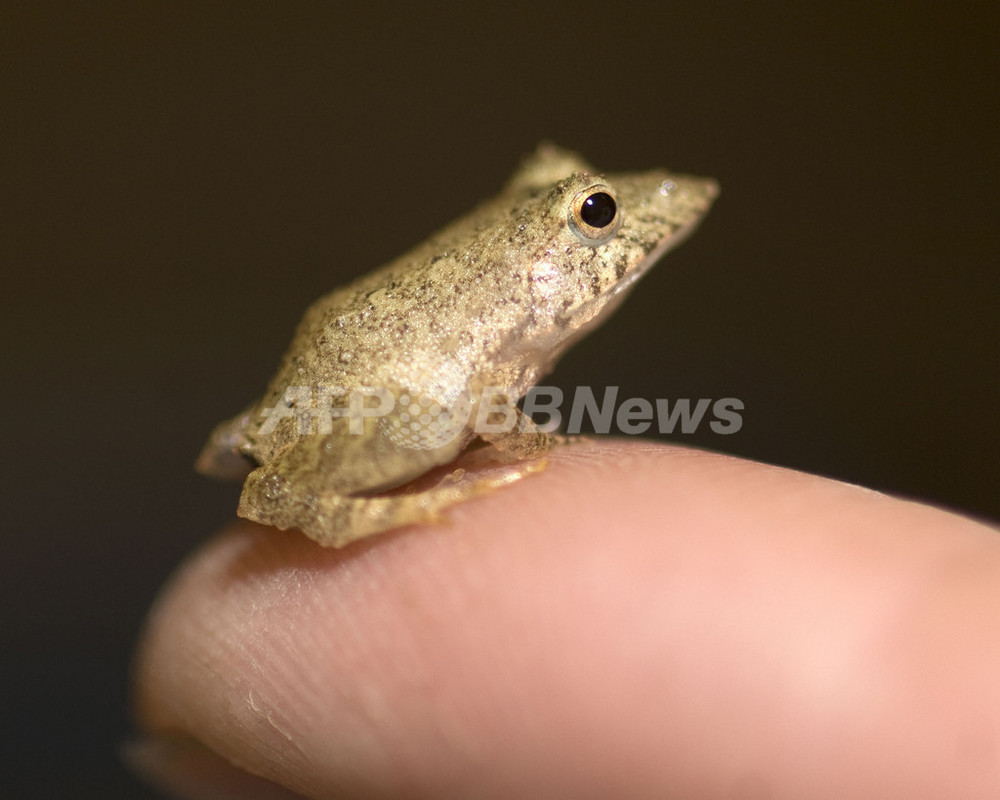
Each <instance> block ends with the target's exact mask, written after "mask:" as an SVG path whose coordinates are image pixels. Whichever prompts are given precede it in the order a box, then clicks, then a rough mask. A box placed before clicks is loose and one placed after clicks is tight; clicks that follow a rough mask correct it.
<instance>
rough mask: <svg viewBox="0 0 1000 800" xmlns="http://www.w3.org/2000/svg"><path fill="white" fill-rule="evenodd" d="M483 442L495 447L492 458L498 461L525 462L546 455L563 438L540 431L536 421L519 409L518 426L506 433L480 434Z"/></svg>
mask: <svg viewBox="0 0 1000 800" xmlns="http://www.w3.org/2000/svg"><path fill="white" fill-rule="evenodd" d="M480 436H481V438H482V439H483V441H485V442H488V443H489V444H491V445H493V448H492V457H493V458H494V459H495V460H497V461H508V462H509V461H525V460H528V459H537V458H540V457H542V456H543V455H545V453H547V452H548V451H549V450H551V449H552V447H553V446H554V445H556V444H558V443H559V442H560V441H561V440H562V439H563V437H560V436H557V435H554V434H551V433H545V432H543V431H540V430H539V429H538V426H537V425H535V422H534V420H532V419H531V417H529V416H527V415H526V414H524V413H523V412H522V411H521V410H520V409H517V424H516V425H514V427H513V428H512V429H511V430H509V431H506V432H504V433H483V434H480Z"/></svg>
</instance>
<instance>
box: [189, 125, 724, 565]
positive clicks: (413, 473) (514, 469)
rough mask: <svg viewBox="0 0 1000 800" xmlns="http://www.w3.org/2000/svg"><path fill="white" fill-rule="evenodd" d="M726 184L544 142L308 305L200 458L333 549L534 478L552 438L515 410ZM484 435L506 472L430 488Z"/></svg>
mask: <svg viewBox="0 0 1000 800" xmlns="http://www.w3.org/2000/svg"><path fill="white" fill-rule="evenodd" d="M717 193H718V188H717V186H716V184H715V182H714V181H712V180H710V179H706V178H695V177H690V176H683V175H675V174H672V173H669V172H664V171H651V172H629V173H608V174H602V173H599V172H596V171H595V170H594V168H593V167H591V166H590V165H589V164H588V163H587V162H586V161H584V160H583V159H582V158H581V157H580V156H578V155H576V154H575V153H572V152H569V151H566V150H562V149H560V148H557V147H555V146H553V145H548V144H543V145H541V146H540V147H539V148H538V149H537V151H536V152H535V153H534V154H533V155H531V156H529V157H528V158H527V159H526V160H525V161H524V163H523V164H522V165H521V167H520V169H518V170H517V172H515V173H514V175H513V177H512V178H511V179H510V180H509V182H508V183H507V185H506V186H505V187H504V188H503V190H502V191H501V192H500V194H498V195H497V196H496V197H495V198H493V199H492V200H488V201H486V202H484V203H482V204H481V205H479V206H478V207H476V208H474V209H473V210H472V211H471V212H469V213H468V214H467V215H466V216H464V217H462V218H461V219H459V220H458V221H457V222H454V223H453V224H451V225H449V226H448V227H446V228H444V229H443V230H442V231H440V232H438V233H437V234H435V235H434V236H432V237H431V238H430V239H429V240H428V241H426V242H425V243H424V244H422V245H420V246H418V247H416V248H415V249H413V250H411V251H410V252H409V253H407V254H405V255H403V256H401V257H400V258H398V259H397V260H395V261H393V262H391V263H389V264H387V265H385V266H384V267H382V268H381V269H378V270H376V271H375V272H373V273H371V274H370V275H367V276H366V277H363V278H360V279H358V280H356V281H355V282H354V283H352V284H350V285H349V286H346V287H344V288H342V289H337V290H336V291H334V292H332V293H330V294H328V295H326V296H325V297H322V298H320V299H319V300H318V301H317V302H316V303H314V304H313V305H312V306H311V307H310V308H309V309H308V310H307V311H306V314H305V317H304V318H303V320H302V322H301V323H300V324H299V327H298V330H297V331H296V333H295V338H294V339H293V340H292V343H291V346H290V347H289V348H288V351H287V352H286V353H285V356H284V359H283V360H282V362H281V365H280V366H279V368H278V372H277V374H276V375H275V376H274V378H273V379H272V380H271V382H270V384H269V385H268V387H267V390H266V391H265V393H264V396H263V397H262V398H261V399H260V400H258V401H257V402H256V403H254V404H253V405H252V406H250V407H249V408H248V409H247V410H246V411H244V412H243V413H242V414H240V415H238V416H237V417H235V418H233V419H232V420H230V421H228V422H225V423H223V424H222V425H220V426H219V427H218V428H216V429H215V431H214V432H213V433H212V436H211V438H210V439H209V442H208V444H207V445H206V446H205V449H204V450H203V451H202V454H201V456H200V457H199V459H198V464H197V467H198V469H199V470H200V471H202V472H204V473H206V474H212V475H216V476H219V477H245V478H246V480H245V482H244V485H243V493H242V495H241V497H240V503H239V509H238V513H239V515H240V516H242V517H245V518H247V519H251V520H254V521H256V522H260V523H263V524H265V525H273V526H276V527H278V528H282V529H287V528H297V529H299V530H301V531H303V532H304V533H305V534H306V535H307V536H309V537H311V538H312V539H314V540H316V541H317V542H319V543H320V544H322V545H327V546H333V547H341V546H343V545H346V544H348V543H350V542H352V541H355V540H357V539H360V538H362V537H365V536H370V535H372V534H375V533H379V532H381V531H386V530H390V529H392V528H396V527H399V526H401V525H406V524H410V523H421V522H430V521H435V520H438V519H440V517H441V512H442V511H443V509H445V508H447V507H448V506H451V505H453V504H455V503H458V502H461V501H463V500H464V499H466V498H468V497H471V496H473V495H475V494H478V493H481V492H483V491H487V490H489V489H492V488H494V487H496V486H499V485H502V484H505V483H509V482H511V481H513V480H516V479H518V478H520V477H522V476H524V475H527V474H529V473H531V472H533V471H536V470H537V469H539V468H541V466H542V465H543V464H544V460H543V458H542V456H543V454H544V453H545V451H546V450H547V449H548V448H549V447H551V446H552V444H553V442H554V441H555V439H554V437H553V436H551V435H550V434H548V433H545V432H543V431H541V430H539V429H538V428H537V427H536V426H535V425H534V423H533V422H532V421H531V419H530V417H528V416H527V415H523V414H522V413H521V412H520V411H519V410H518V409H517V407H516V405H514V404H515V403H516V402H517V400H518V399H519V398H521V397H523V396H524V394H525V393H526V392H527V391H528V390H529V389H530V388H531V387H532V386H534V385H535V384H536V383H537V382H538V380H539V379H541V378H542V377H543V376H544V375H546V374H547V373H548V372H549V371H550V370H551V369H552V368H553V366H554V365H555V363H556V361H557V360H558V359H559V357H560V356H561V355H562V354H563V352H565V350H566V349H567V348H568V347H569V346H570V345H572V344H573V343H574V342H576V341H577V340H579V339H580V338H581V337H583V336H585V335H586V334H587V333H589V332H590V331H592V330H594V328H595V327H597V326H598V325H600V324H601V323H602V322H604V320H605V319H607V317H608V315H609V314H610V313H611V312H612V311H613V310H614V309H615V308H616V307H617V306H618V304H619V303H620V302H621V301H622V300H623V299H624V297H625V295H626V294H627V293H628V292H629V291H630V290H631V289H632V287H633V286H635V283H636V281H637V280H638V279H639V278H640V277H642V275H643V274H644V273H645V272H646V270H647V269H649V268H650V267H651V266H652V265H653V264H654V263H655V262H656V261H657V260H658V259H659V258H660V257H661V256H662V255H663V254H664V253H665V252H666V251H667V250H669V249H670V248H671V247H673V246H674V245H676V244H677V243H678V242H680V241H681V240H683V239H684V238H685V237H686V236H687V235H688V234H689V233H690V232H691V231H692V230H693V229H694V227H695V225H696V224H697V223H698V221H699V220H700V219H701V217H702V216H704V214H705V212H706V211H707V210H708V207H709V205H710V204H711V202H712V200H713V199H714V198H715V196H716V194H717ZM500 395H502V396H503V398H504V403H500V404H499V405H498V403H497V400H496V398H497V397H498V396H500ZM498 408H501V409H503V413H499V412H498V411H497V409H498ZM504 423H506V424H504ZM474 440H475V442H476V443H477V444H478V445H479V449H478V450H476V451H475V452H474V453H472V454H471V457H472V458H473V459H475V458H476V457H478V458H480V460H484V459H485V460H486V461H487V462H489V461H495V462H496V463H497V464H501V465H504V466H503V468H502V469H496V468H494V469H492V471H491V470H489V469H487V470H484V471H482V472H480V473H475V472H474V471H473V474H468V473H467V472H466V470H465V469H463V468H455V469H453V470H452V471H451V472H450V473H447V474H445V475H444V476H443V477H442V478H440V479H439V480H437V482H429V479H430V478H431V477H433V476H428V475H427V473H429V472H430V471H431V470H434V468H436V467H439V466H441V465H445V464H450V463H451V462H452V461H454V460H455V459H456V458H457V457H458V456H459V455H460V454H461V453H462V452H463V451H464V450H466V448H468V447H469V446H470V445H471V444H473V443H474ZM466 458H467V457H465V456H463V461H464V460H465V459H466ZM441 471H442V470H439V471H438V472H441ZM248 473H249V474H248ZM421 476H424V479H423V480H417V479H419V478H420V477H421ZM407 484H409V485H407ZM399 487H402V488H399Z"/></svg>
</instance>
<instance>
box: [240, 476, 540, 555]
mask: <svg viewBox="0 0 1000 800" xmlns="http://www.w3.org/2000/svg"><path fill="white" fill-rule="evenodd" d="M474 462H475V460H473V461H470V462H469V463H470V466H471V465H472V464H473V463H474ZM542 468H544V462H542V461H534V462H527V463H524V464H515V465H510V464H508V465H502V466H498V465H496V464H495V462H494V465H493V467H492V468H485V469H481V468H478V467H476V468H474V469H469V470H467V469H465V468H463V467H459V468H457V469H453V470H452V471H451V472H449V473H448V474H447V475H445V476H444V477H443V478H441V479H440V480H439V481H438V483H437V484H435V485H431V486H430V487H428V488H423V484H424V483H425V481H424V480H418V481H416V482H414V483H413V484H409V485H407V486H405V487H401V488H399V489H395V490H393V491H392V492H389V493H385V494H379V495H372V496H351V495H337V494H328V493H325V492H317V491H313V490H311V489H308V488H307V489H305V490H301V489H297V488H296V487H295V486H293V485H292V484H291V483H290V482H289V481H288V480H286V479H285V478H284V477H283V476H281V475H279V474H277V473H275V472H274V471H273V470H270V469H268V468H266V467H260V468H258V469H256V470H254V471H253V472H252V473H251V474H250V475H249V476H248V477H247V480H246V483H245V484H244V485H243V494H242V496H241V497H240V504H239V508H238V510H237V513H238V514H239V515H240V516H241V517H243V518H244V519H250V520H253V521H254V522H259V523H261V524H263V525H272V526H274V527H276V528H281V529H282V530H286V529H288V528H298V529H299V530H301V531H302V532H303V533H305V534H306V535H307V536H308V537H309V538H310V539H313V540H314V541H316V542H318V543H319V544H321V545H323V546H324V547H343V546H345V545H347V544H350V543H351V542H354V541H356V540H358V539H363V538H365V537H367V536H372V535H374V534H377V533H382V532H384V531H388V530H392V529H393V528H399V527H401V526H403V525H414V524H428V523H436V522H441V521H442V519H443V512H444V510H445V509H447V508H448V507H449V506H453V505H456V504H458V503H461V502H463V501H465V500H468V499H470V498H472V497H476V496H477V495H481V494H485V493H487V492H490V491H493V490H494V489H498V488H500V487H501V486H505V485H507V484H509V483H513V482H514V481H517V480H519V479H520V478H523V477H524V476H526V475H530V474H532V473H534V472H537V471H539V470H540V469H542Z"/></svg>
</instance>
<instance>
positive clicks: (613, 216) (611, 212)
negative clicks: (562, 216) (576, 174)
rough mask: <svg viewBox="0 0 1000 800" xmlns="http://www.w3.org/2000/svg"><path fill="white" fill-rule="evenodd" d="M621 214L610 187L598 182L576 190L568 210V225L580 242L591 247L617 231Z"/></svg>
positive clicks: (604, 240) (601, 242) (608, 238)
mask: <svg viewBox="0 0 1000 800" xmlns="http://www.w3.org/2000/svg"><path fill="white" fill-rule="evenodd" d="M620 224H621V214H619V213H618V201H617V200H615V193H614V192H613V191H612V190H611V187H609V186H605V185H604V184H602V183H599V184H597V185H595V186H589V187H587V188H586V189H584V190H583V191H582V192H578V193H577V195H576V197H574V198H573V205H572V206H571V207H570V210H569V226H570V228H572V229H573V233H575V234H576V235H577V237H578V238H579V239H580V241H581V242H583V243H584V244H586V245H590V246H591V247H597V246H598V245H601V244H604V243H605V242H607V241H609V240H610V239H611V238H613V237H614V235H615V234H616V233H618V226H619V225H620Z"/></svg>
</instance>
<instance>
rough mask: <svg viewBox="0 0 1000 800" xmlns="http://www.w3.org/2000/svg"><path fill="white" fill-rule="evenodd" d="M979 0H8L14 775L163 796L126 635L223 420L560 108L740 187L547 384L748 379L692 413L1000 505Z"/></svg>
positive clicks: (195, 496) (210, 503) (993, 173)
mask: <svg viewBox="0 0 1000 800" xmlns="http://www.w3.org/2000/svg"><path fill="white" fill-rule="evenodd" d="M834 5H835V6H836V4H834ZM990 5H991V4H985V3H984V4H978V5H976V6H968V7H966V6H964V5H963V4H959V5H947V4H904V5H899V6H898V9H899V10H895V9H894V10H878V8H872V7H867V8H866V10H861V9H862V6H861V5H860V4H858V5H857V6H854V7H853V8H847V7H845V8H839V9H838V8H836V7H834V8H831V7H829V6H830V4H822V5H820V4H817V5H815V6H809V7H808V10H807V8H806V7H802V6H800V5H799V4H794V3H788V4H787V5H781V4H768V3H755V4H740V5H736V4H709V3H698V4H694V3H691V4H686V3H685V4H661V6H660V10H658V11H656V12H652V13H651V12H649V11H642V10H640V9H639V8H637V7H636V8H629V7H627V6H624V5H622V4H612V3H598V2H576V3H572V4H565V5H559V6H550V7H546V9H545V10H538V8H536V10H533V11H530V12H529V11H527V10H525V9H518V8H514V7H511V6H509V5H507V4H502V5H500V4H498V6H499V7H498V9H497V10H496V11H492V12H487V13H484V12H482V11H474V12H473V11H469V10H465V11H459V10H457V9H455V8H450V9H442V10H440V11H437V12H433V11H429V10H427V9H426V8H425V7H424V4H412V7H411V8H410V9H409V10H406V11H399V10H394V11H393V12H391V13H390V12H378V11H372V10H361V6H360V5H358V4H352V7H351V10H350V11H347V10H344V9H339V8H332V7H321V6H320V5H319V4H315V5H311V6H307V7H303V6H300V5H299V4H254V3H241V4H227V3H223V4H206V5H197V6H190V7H188V6H183V5H178V6H170V7H169V8H168V7H167V6H159V5H156V4H122V5H115V4H109V3H103V2H101V3H80V4H72V5H71V4H67V5H65V6H60V5H58V4H44V5H43V4H35V5H34V7H30V8H28V9H27V10H25V9H24V8H22V9H21V10H12V8H11V7H10V5H9V4H5V5H4V6H3V8H2V9H0V64H2V72H0V113H2V115H3V118H4V119H3V122H2V125H0V169H2V176H0V185H2V191H3V200H2V209H0V211H2V214H0V258H2V260H3V264H4V267H3V273H4V279H3V287H4V293H3V296H4V301H5V302H4V313H3V317H2V325H3V331H2V339H0V341H2V342H3V349H2V352H3V355H4V362H5V363H4V367H3V373H2V374H3V375H4V384H5V391H4V392H3V402H4V405H3V409H2V411H3V431H4V438H5V443H6V450H7V453H6V457H5V458H4V460H3V475H2V486H3V509H4V513H3V519H4V529H5V532H4V548H3V553H4V555H3V559H2V563H3V568H4V569H3V572H4V575H3V577H2V587H3V593H4V598H3V602H4V620H3V625H2V630H3V640H4V641H3V674H2V678H3V698H4V699H3V710H2V719H3V724H4V727H5V729H6V730H5V731H4V747H3V750H4V754H3V764H4V767H3V769H4V772H5V777H4V787H0V788H4V789H6V791H8V792H10V793H13V794H16V795H17V796H18V797H55V796H70V795H72V796H74V797H146V796H149V795H148V794H147V792H146V790H144V789H143V788H141V787H140V786H139V785H138V784H137V783H136V782H134V781H133V780H132V779H131V778H129V777H128V776H127V775H126V774H125V772H124V770H123V769H122V768H121V767H120V766H119V765H118V762H117V758H116V755H115V746H116V744H117V742H119V741H120V740H121V739H123V738H124V737H125V736H127V735H128V731H129V728H128V721H127V714H126V710H125V702H126V686H127V664H128V657H129V652H130V649H131V647H132V644H133V642H134V639H135V637H136V635H137V632H138V628H139V625H140V622H141V620H142V617H143V614H144V613H145V611H146V610H147V608H148V606H149V604H150V603H151V601H152V599H153V597H154V596H155V594H156V591H157V588H158V587H159V586H160V585H161V583H162V582H163V581H164V579H165V578H166V577H167V575H168V574H169V573H170V572H171V570H172V569H173V568H174V567H175V566H176V564H177V563H178V562H179V560H180V559H182V558H183V557H184V555H185V553H187V552H189V551H190V550H191V549H192V548H194V547H196V546H197V544H198V543H199V542H200V541H202V540H204V539H205V538H206V537H207V536H208V535H210V534H211V533H212V532H213V531H214V530H215V529H216V528H218V527H219V526H220V525H222V524H224V523H225V522H226V521H227V520H228V519H230V518H231V517H232V515H233V511H234V507H235V500H236V494H237V487H235V486H227V485H220V484H215V483H212V482H210V481H207V480H205V479H202V478H200V477H198V476H197V475H195V474H194V473H193V472H192V470H191V462H192V460H193V458H194V456H195V454H196V453H197V451H198V449H199V447H200V445H201V443H202V441H203V439H204V437H205V435H206V433H207V432H208V430H209V429H210V427H211V426H212V425H213V424H214V423H215V422H217V421H218V420H219V419H221V418H222V417H224V416H227V415H229V414H231V413H233V412H235V411H237V410H238V409H239V408H241V407H242V405H243V404H244V403H245V402H247V401H248V400H249V399H250V398H251V397H252V396H253V395H254V394H255V393H257V392H258V391H259V390H260V389H261V387H262V384H263V382H264V380H265V379H266V378H267V377H268V376H269V373H270V371H271V370H272V369H273V367H274V366H275V364H276V361H277V359H278V357H279V355H280V352H281V350H282V349H283V348H284V346H285V344H286V342H287V340H288V337H289V335H290V333H291V329H292V326H293V325H294V323H295V322H296V321H297V318H298V316H299V314H300V313H301V312H302V310H303V309H304V307H305V306H306V304H307V303H308V302H309V301H311V300H313V299H314V298H315V297H316V296H318V295H319V294H320V293H322V292H323V291H325V290H327V289H329V288H331V287H333V286H335V285H337V284H338V283H340V282H342V281H344V280H345V279H347V278H350V277H353V276H355V275H358V274H360V273H362V272H364V271H367V270H369V269H370V268H372V267H375V266H377V265H379V264H380V263H382V262H384V261H385V260H387V259H389V258H391V257H393V256H395V255H398V254H399V253H400V252H402V251H403V249H404V248H406V247H408V246H410V245H412V244H415V243H416V242H418V241H420V240H421V239H422V238H424V237H425V236H426V235H427V234H428V233H430V232H431V231H432V230H433V229H435V228H436V227H438V226H440V225H442V224H444V223H446V222H448V221H450V220H451V219H453V218H454V217H455V216H456V215H458V214H459V213H461V212H463V211H464V210H466V209H467V208H468V207H469V206H470V205H472V204H473V203H474V202H475V201H477V200H478V199H480V198H482V197H485V196H488V195H490V194H491V193H493V192H494V191H495V189H496V188H497V187H498V186H499V184H500V183H501V182H502V181H503V179H504V178H505V177H506V175H507V174H508V173H509V172H510V171H511V169H512V168H513V167H514V165H515V164H516V162H517V160H518V158H519V157H520V156H521V155H522V154H524V153H525V152H527V151H528V150H530V149H531V148H532V147H533V146H534V145H535V143H536V142H537V141H538V140H539V139H542V138H551V139H552V140H554V141H556V142H559V143H561V144H563V145H565V146H569V147H572V148H576V149H579V150H581V151H582V152H583V153H585V154H586V155H587V156H588V157H589V158H590V159H591V160H593V161H594V162H595V163H596V164H597V165H598V166H600V167H603V168H606V169H632V168H646V167H653V166H666V167H669V168H672V169H676V170H680V171H689V172H694V173H701V174H707V175H713V176H715V177H717V178H718V179H719V180H720V181H721V184H722V187H723V193H722V197H721V199H720V200H719V202H718V204H717V205H716V207H715V209H714V210H713V212H712V214H711V215H710V216H709V218H708V219H707V220H706V222H705V224H704V226H703V227H702V229H701V231H700V232H699V233H698V234H697V236H695V237H694V238H693V239H692V240H691V241H690V242H689V243H688V244H686V245H685V246H684V247H683V248H682V249H680V250H679V251H677V252H676V253H674V254H672V255H671V256H669V257H668V258H667V259H666V260H665V261H664V262H663V263H662V264H661V265H660V266H659V267H658V268H657V269H656V270H655V271H654V272H653V273H651V274H650V275H649V276H648V277H647V278H646V279H645V281H644V283H643V284H642V285H641V286H640V288H639V289H638V291H637V292H636V294H635V295H634V296H633V297H632V298H631V299H630V300H629V302H628V303H627V304H626V305H625V306H624V307H623V309H622V310H621V311H620V312H619V313H618V315H617V316H616V318H615V319H614V320H613V321H612V323H611V324H609V325H608V326H606V327H605V328H604V329H602V330H601V331H600V332H598V333H597V334H595V335H594V336H593V337H592V338H591V339H589V340H588V341H586V342H585V343H584V344H582V345H581V346H580V347H579V348H578V349H577V350H575V351H573V352H572V353H571V354H570V355H569V356H568V357H567V358H566V359H565V361H564V362H563V364H562V366H561V367H560V369H559V371H558V372H557V374H556V375H555V376H554V377H553V382H555V383H557V384H559V385H561V386H563V387H566V388H569V387H572V386H574V385H576V384H591V385H594V386H597V387H603V386H604V385H608V384H610V385H619V386H621V393H622V396H623V397H631V396H642V397H648V398H656V397H665V398H677V397H690V398H699V397H710V398H717V397H724V396H735V397H738V398H741V399H742V400H743V401H744V402H745V403H746V411H745V413H744V427H743V430H742V431H741V432H740V433H739V434H738V435H735V436H729V437H723V436H713V435H712V434H711V433H709V432H708V430H707V428H706V429H705V430H704V432H703V433H700V434H699V435H697V436H691V437H677V438H680V439H681V440H682V441H686V442H689V443H691V444H696V445H699V446H704V447H711V448H715V449H720V450H724V451H727V452H732V453H736V454H739V455H743V456H747V457H749V458H754V459H760V460H763V461H768V462H772V463H776V464H782V465H787V466H790V467H795V468H798V469H803V470H808V471H811V472H817V473H821V474H825V475H831V476H835V477H838V478H842V479H845V480H849V481H855V482H859V483H863V484H866V485H869V486H872V487H874V488H877V489H881V490H885V491H889V492H897V493H900V494H904V495H908V496H914V497H918V498H924V499H926V500H928V501H931V502H934V503H939V504H942V505H945V506H950V507H953V508H956V509H959V510H963V511H965V512H968V513H970V514H975V515H980V516H983V517H987V518H992V519H998V518H1000V494H998V490H997V489H998V482H1000V481H998V479H1000V468H998V466H997V460H996V454H997V448H998V445H1000V424H998V421H997V417H998V413H1000V404H998V399H1000V398H998V380H997V379H998V343H1000V321H998V310H1000V303H998V294H1000V293H998V289H1000V281H998V278H997V270H998V267H1000V263H998V261H1000V259H998V253H1000V247H998V234H997V228H998V221H997V211H998V203H997V199H996V197H997V191H998V181H997V179H998V170H997V151H998V148H997V145H998V141H1000V139H998V132H1000V131H998V126H997V94H996V91H997V89H996V87H997V77H998V76H997V71H996V62H995V58H996V55H995V53H996V51H997V42H996V40H995V37H994V40H993V41H990V38H991V37H992V34H993V32H994V31H995V30H996V29H997V21H998V20H997V19H996V17H995V12H993V13H992V14H991V17H988V16H987V11H986V9H987V8H989V6H990ZM540 535H543V532H540Z"/></svg>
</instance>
